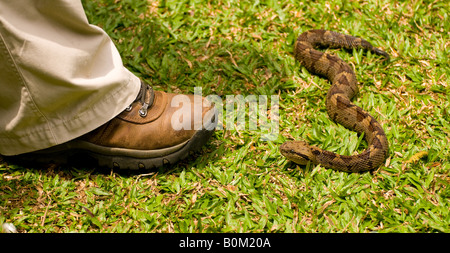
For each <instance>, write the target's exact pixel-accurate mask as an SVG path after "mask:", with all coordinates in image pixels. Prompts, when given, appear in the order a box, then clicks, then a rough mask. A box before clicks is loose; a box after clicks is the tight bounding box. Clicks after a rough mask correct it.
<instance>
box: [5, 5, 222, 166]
mask: <svg viewBox="0 0 450 253" xmlns="http://www.w3.org/2000/svg"><path fill="white" fill-rule="evenodd" d="M0 89H1V92H0V154H2V155H7V156H11V155H20V154H24V153H25V154H24V155H23V156H20V157H26V158H30V157H31V158H32V159H38V160H43V161H47V160H48V159H55V160H57V159H61V160H66V159H67V157H68V155H69V154H72V153H75V152H82V153H86V154H89V155H90V156H92V157H94V158H96V159H97V160H98V161H99V163H100V165H106V166H114V167H121V168H149V167H157V166H160V165H163V164H166V163H174V162H176V161H178V160H179V159H181V158H184V157H185V156H186V155H187V154H188V153H189V152H190V151H193V150H195V149H197V148H199V147H200V146H201V145H203V144H204V143H205V142H206V140H207V139H208V138H209V136H210V135H211V133H212V130H213V128H214V126H215V124H214V115H215V114H216V112H215V110H214V109H213V110H211V108H213V107H211V106H209V105H203V99H202V98H201V97H199V96H185V98H186V99H187V100H186V99H185V100H184V101H185V102H186V101H187V103H189V105H188V106H185V105H184V106H183V103H177V101H175V99H176V98H179V97H177V96H175V95H174V94H166V93H164V92H158V91H153V90H152V89H151V88H150V87H149V86H148V85H145V84H142V83H141V82H140V80H139V79H138V78H137V77H136V76H134V75H133V74H132V73H130V72H129V71H128V70H127V69H126V68H124V67H123V65H122V61H121V58H120V56H119V53H118V52H117V50H116V48H115V47H114V45H113V43H112V42H111V40H110V39H109V37H108V36H107V35H106V34H105V33H104V31H102V30H101V29H100V28H98V27H95V26H92V25H89V23H88V21H87V19H86V16H85V14H84V10H83V7H82V5H81V3H80V1H74V0H58V1H55V0H47V1H45V0H41V1H35V0H14V1H2V2H0ZM130 104H131V106H130V107H128V106H129V105H130ZM195 104H197V105H195ZM198 105H199V106H198ZM125 108H127V109H125ZM194 108H197V109H198V108H200V110H201V112H200V113H194V110H193V109H194ZM124 109H125V110H124ZM188 114H189V117H186V115H188ZM191 114H192V115H194V114H196V115H197V116H198V115H200V116H201V119H200V121H202V120H203V119H204V120H205V122H209V123H210V124H209V125H208V126H207V127H206V128H207V129H205V127H203V128H194V129H174V127H173V126H172V123H173V122H174V120H173V119H174V118H175V117H178V116H179V115H184V117H185V119H184V120H187V118H190V121H191V122H190V123H191V124H189V125H192V126H194V125H198V122H196V121H195V120H197V121H198V120H199V118H198V117H197V119H195V117H190V115H191ZM194 123H195V124H194ZM202 123H203V121H202V122H200V124H202ZM32 151H35V152H32ZM30 152H31V153H30Z"/></svg>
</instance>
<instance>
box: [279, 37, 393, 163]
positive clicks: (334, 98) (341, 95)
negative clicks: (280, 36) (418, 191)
mask: <svg viewBox="0 0 450 253" xmlns="http://www.w3.org/2000/svg"><path fill="white" fill-rule="evenodd" d="M317 47H328V48H345V49H352V48H362V49H365V50H368V51H370V52H372V53H375V54H379V55H382V56H384V57H385V58H386V59H387V60H388V59H389V55H388V54H387V53H386V52H384V51H382V50H381V49H378V48H375V47H373V46H372V45H371V44H370V43H369V42H367V41H366V40H364V39H361V38H357V37H353V36H349V35H344V34H340V33H337V32H332V31H325V30H310V31H307V32H304V33H302V34H301V35H300V36H299V37H298V39H297V41H296V42H295V50H294V55H295V58H296V59H297V60H298V61H299V62H300V63H301V64H302V65H303V66H305V68H306V69H307V70H308V71H310V72H312V73H314V74H318V75H322V76H325V77H326V78H327V79H328V80H330V81H331V83H332V85H331V88H330V89H329V90H328V94H327V97H326V108H327V112H328V115H329V117H330V118H331V119H333V120H334V122H336V123H339V124H341V125H343V126H344V127H346V128H347V129H350V130H353V131H356V132H358V133H359V134H361V133H364V137H365V139H366V141H367V144H368V147H367V149H366V150H364V151H363V152H361V153H359V154H357V155H351V156H346V155H339V154H336V153H333V152H330V151H326V150H323V149H320V148H318V147H315V146H310V145H308V144H307V143H306V142H304V141H287V142H285V143H283V144H282V145H281V146H280V152H281V154H282V155H284V156H285V157H286V158H288V159H289V160H291V161H293V162H295V163H298V164H302V165H306V164H308V162H312V163H314V164H320V165H323V166H324V167H327V168H332V169H335V170H339V171H346V172H361V171H367V170H371V169H375V168H378V167H379V166H380V165H381V164H382V163H383V162H384V161H385V159H386V156H387V154H388V150H389V144H388V141H387V138H386V135H385V133H384V131H383V128H382V127H381V125H380V123H378V121H377V120H375V118H374V117H372V116H371V115H369V114H368V113H367V112H365V111H364V110H363V109H361V108H360V107H358V106H356V105H355V104H353V103H352V102H351V101H350V100H351V99H352V97H353V96H354V95H355V94H356V93H357V92H358V87H357V86H356V84H357V81H356V75H355V72H354V71H353V69H352V68H351V67H350V66H349V65H348V64H347V63H345V62H344V61H343V60H341V59H340V58H339V57H337V56H334V55H330V54H328V53H324V52H320V51H317V50H315V49H314V48H317Z"/></svg>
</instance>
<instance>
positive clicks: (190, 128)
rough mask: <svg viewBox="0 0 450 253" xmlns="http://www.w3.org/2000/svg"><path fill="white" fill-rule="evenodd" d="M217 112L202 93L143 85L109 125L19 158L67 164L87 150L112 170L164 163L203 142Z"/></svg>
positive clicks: (101, 164) (214, 120)
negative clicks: (188, 92)
mask: <svg viewBox="0 0 450 253" xmlns="http://www.w3.org/2000/svg"><path fill="white" fill-rule="evenodd" d="M216 114H217V110H216V109H215V108H214V106H213V105H211V104H210V103H209V101H207V100H206V99H205V98H203V97H201V96H198V95H176V94H168V93H165V92H161V91H153V89H152V88H151V87H150V86H149V85H146V84H143V83H142V85H141V90H140V92H139V94H138V96H137V98H136V100H135V101H134V102H133V103H132V104H131V105H130V106H129V107H128V108H126V109H125V110H124V111H123V112H122V113H121V114H119V115H118V116H116V117H115V118H113V119H112V120H110V121H109V122H107V123H106V124H104V125H102V126H100V127H98V128H97V129H95V130H94V131H92V132H89V133H87V134H85V135H83V136H81V137H79V138H76V139H74V140H72V141H69V142H66V143H63V144H60V145H57V146H54V147H51V148H48V149H45V150H40V151H35V152H32V153H27V154H23V155H19V156H17V158H19V157H20V158H21V159H26V160H30V159H31V160H34V161H38V162H51V161H54V162H57V163H65V162H67V160H68V159H69V158H70V157H71V156H74V155H77V157H79V156H78V155H79V154H82V155H88V156H90V157H93V158H94V159H96V160H97V161H98V164H99V165H100V166H107V167H111V168H121V169H151V168H155V167H161V166H162V165H166V164H173V163H175V162H177V161H179V160H180V159H183V158H185V157H186V156H187V155H189V154H192V153H193V152H194V151H196V150H198V149H199V148H200V147H201V146H203V145H204V144H205V143H206V141H207V140H208V139H209V137H210V136H211V135H212V133H213V132H214V129H215V127H216V125H217V120H216V119H217V117H216Z"/></svg>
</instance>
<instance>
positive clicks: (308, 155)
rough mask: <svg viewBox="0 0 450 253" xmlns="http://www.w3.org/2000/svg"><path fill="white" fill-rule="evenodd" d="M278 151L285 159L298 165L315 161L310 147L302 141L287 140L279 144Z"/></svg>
mask: <svg viewBox="0 0 450 253" xmlns="http://www.w3.org/2000/svg"><path fill="white" fill-rule="evenodd" d="M280 152H281V154H282V155H283V156H285V157H286V158H287V159H289V160H291V161H293V162H295V163H297V164H300V165H307V164H308V162H313V163H314V161H315V159H314V155H313V153H312V151H311V147H310V146H309V144H308V143H306V142H304V141H287V142H285V143H283V144H282V145H281V146H280Z"/></svg>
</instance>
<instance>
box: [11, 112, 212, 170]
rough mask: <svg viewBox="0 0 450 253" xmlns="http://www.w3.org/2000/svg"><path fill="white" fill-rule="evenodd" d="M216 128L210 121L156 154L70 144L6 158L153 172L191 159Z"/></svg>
mask: <svg viewBox="0 0 450 253" xmlns="http://www.w3.org/2000/svg"><path fill="white" fill-rule="evenodd" d="M213 115H215V114H213ZM213 117H214V116H213ZM213 119H214V118H213ZM216 125H217V122H215V121H214V120H213V121H212V122H211V125H210V126H207V127H205V128H204V129H201V130H198V131H197V132H196V133H195V134H194V135H193V136H192V138H191V139H189V140H187V141H186V142H184V143H181V144H178V145H176V146H173V147H169V148H164V149H159V150H132V149H123V148H110V147H103V146H98V145H95V144H92V143H89V142H85V141H79V140H73V141H69V142H67V143H63V144H60V145H57V146H54V147H51V148H48V149H44V150H41V151H35V152H31V153H27V154H21V155H17V156H10V157H8V158H10V159H12V160H13V161H16V162H19V163H20V162H24V163H32V164H33V163H43V164H49V163H56V164H68V163H72V162H74V163H77V162H80V159H82V160H88V159H87V158H91V159H94V160H95V161H94V162H95V163H96V164H97V165H98V166H100V167H109V168H114V169H130V170H145V169H155V168H159V167H163V166H169V165H173V164H175V163H177V162H178V161H180V160H182V159H184V158H186V157H187V156H188V155H193V154H194V153H195V152H196V151H198V150H199V149H200V148H201V147H202V146H203V145H205V144H206V142H207V141H208V140H209V138H210V137H211V135H212V134H213V133H214V130H215V127H216ZM209 129H211V130H209Z"/></svg>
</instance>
